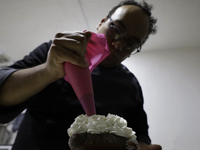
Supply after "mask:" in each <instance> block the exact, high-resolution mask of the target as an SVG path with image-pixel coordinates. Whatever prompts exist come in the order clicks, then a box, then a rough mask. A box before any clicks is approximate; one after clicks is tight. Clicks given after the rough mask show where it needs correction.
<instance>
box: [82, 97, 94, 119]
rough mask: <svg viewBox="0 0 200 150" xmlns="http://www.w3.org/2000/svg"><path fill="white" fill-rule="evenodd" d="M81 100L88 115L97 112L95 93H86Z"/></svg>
mask: <svg viewBox="0 0 200 150" xmlns="http://www.w3.org/2000/svg"><path fill="white" fill-rule="evenodd" d="M79 101H80V103H81V105H82V107H83V109H84V111H85V113H86V114H87V116H92V115H95V114H96V109H95V103H94V95H93V94H91V95H86V96H83V97H81V98H79Z"/></svg>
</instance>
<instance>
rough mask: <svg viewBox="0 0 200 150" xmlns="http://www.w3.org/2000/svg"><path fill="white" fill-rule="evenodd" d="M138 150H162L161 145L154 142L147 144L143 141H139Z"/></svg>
mask: <svg viewBox="0 0 200 150" xmlns="http://www.w3.org/2000/svg"><path fill="white" fill-rule="evenodd" d="M138 150H162V147H161V146H160V145H156V144H152V145H147V144H145V143H141V142H139V145H138Z"/></svg>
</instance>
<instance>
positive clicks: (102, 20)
mask: <svg viewBox="0 0 200 150" xmlns="http://www.w3.org/2000/svg"><path fill="white" fill-rule="evenodd" d="M107 16H108V15H106V16H105V17H104V18H103V19H101V21H100V22H99V23H98V24H97V26H96V29H97V30H99V27H100V26H101V25H102V24H103V23H104V22H106V20H107Z"/></svg>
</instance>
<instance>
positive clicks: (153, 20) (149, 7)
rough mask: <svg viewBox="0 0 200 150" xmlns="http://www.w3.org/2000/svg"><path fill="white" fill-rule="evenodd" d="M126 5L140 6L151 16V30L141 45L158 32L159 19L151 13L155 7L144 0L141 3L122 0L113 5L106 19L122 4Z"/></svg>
mask: <svg viewBox="0 0 200 150" xmlns="http://www.w3.org/2000/svg"><path fill="white" fill-rule="evenodd" d="M124 5H135V6H138V7H140V8H141V9H142V10H143V11H144V12H145V13H146V14H147V16H148V17H149V32H148V34H147V37H146V38H145V40H144V41H143V42H142V43H141V46H142V45H143V44H144V43H145V42H146V40H147V39H148V38H149V35H150V34H155V33H157V26H156V22H157V19H156V18H154V17H153V16H152V14H151V10H152V8H153V6H152V5H150V4H148V3H147V2H145V1H144V0H143V1H142V2H141V3H140V2H136V1H135V0H124V1H121V2H120V3H119V4H118V5H117V6H115V7H113V8H112V9H111V10H110V11H109V13H108V16H107V18H106V20H107V19H108V18H109V16H112V14H113V13H114V12H115V11H116V10H117V9H118V8H119V7H121V6H124Z"/></svg>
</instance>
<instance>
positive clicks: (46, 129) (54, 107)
mask: <svg viewBox="0 0 200 150" xmlns="http://www.w3.org/2000/svg"><path fill="white" fill-rule="evenodd" d="M149 11H150V7H149V6H148V5H147V4H146V3H143V4H139V3H137V2H135V1H133V0H132V1H125V2H122V3H120V4H119V5H118V6H116V7H114V8H113V9H112V10H111V11H110V13H109V14H108V16H107V17H106V18H103V19H102V20H101V22H100V23H99V24H98V26H97V33H104V34H105V35H106V38H107V44H108V47H109V51H110V55H109V56H108V57H107V58H105V59H104V60H103V61H102V62H101V64H100V65H99V66H97V67H96V68H95V69H94V70H93V72H92V80H93V88H94V95H95V105H96V110H97V114H104V115H106V114H108V113H112V114H117V115H119V116H122V117H124V118H125V119H126V120H127V121H128V123H129V126H130V127H132V128H133V130H134V131H136V134H137V139H138V141H139V150H148V149H149V150H150V149H152V150H156V149H161V147H160V146H159V145H151V141H150V138H149V136H148V125H147V118H146V114H145V112H144V110H143V97H142V91H141V88H140V85H139V83H138V81H137V79H136V78H135V76H134V75H133V74H132V73H130V72H129V71H128V69H126V68H125V66H123V65H122V64H121V62H122V61H123V60H124V59H126V58H127V57H129V56H130V55H131V54H132V53H135V52H139V51H140V48H141V46H142V44H143V43H144V42H145V41H146V39H147V38H148V36H149V34H150V33H153V32H154V31H155V29H154V24H155V22H156V21H155V19H154V18H153V17H152V16H151V14H150V12H149ZM90 37H91V33H90V32H89V31H87V32H67V33H58V34H56V36H55V39H54V40H53V41H52V42H51V41H50V42H48V43H44V44H42V45H41V46H39V47H38V48H36V49H35V50H34V51H33V52H32V53H30V55H29V56H26V57H25V58H24V59H23V60H21V61H18V62H16V63H15V64H14V65H12V66H10V67H8V68H6V69H3V70H1V72H0V78H1V79H0V85H1V91H0V106H1V116H0V121H1V122H3V123H5V122H8V121H10V120H11V119H13V118H14V117H15V116H17V115H18V114H19V113H20V112H21V111H22V110H24V109H26V108H27V111H26V114H25V118H24V120H23V122H22V124H21V127H20V129H19V133H18V136H17V139H16V141H15V144H14V146H13V149H14V150H15V149H20V150H21V149H56V148H57V149H67V148H68V144H67V140H68V136H67V128H69V126H70V124H71V123H72V122H73V119H74V118H75V117H76V116H78V115H80V114H83V113H84V111H83V109H82V107H81V105H80V103H79V102H78V100H77V97H76V95H75V93H74V91H73V89H72V87H71V85H70V84H69V83H68V82H66V81H65V80H64V79H63V77H64V76H65V71H64V68H63V64H64V62H71V63H72V64H75V65H78V66H80V67H88V62H87V61H86V59H85V52H86V47H87V43H88V41H89V39H90ZM68 149H69V148H68Z"/></svg>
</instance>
